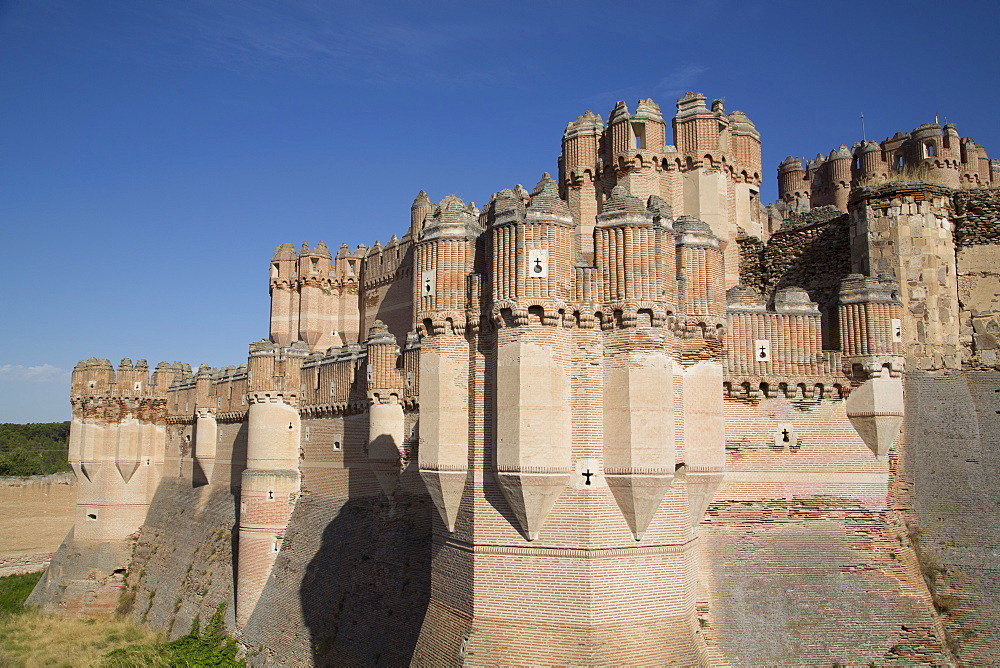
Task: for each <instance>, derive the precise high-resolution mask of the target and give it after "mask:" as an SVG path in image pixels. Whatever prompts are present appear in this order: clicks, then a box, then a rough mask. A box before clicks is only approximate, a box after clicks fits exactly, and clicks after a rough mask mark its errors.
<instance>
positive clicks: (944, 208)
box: [849, 181, 962, 370]
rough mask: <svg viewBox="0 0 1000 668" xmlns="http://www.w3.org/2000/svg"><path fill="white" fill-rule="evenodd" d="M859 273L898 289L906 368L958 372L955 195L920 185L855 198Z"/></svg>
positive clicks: (858, 192)
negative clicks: (896, 286)
mask: <svg viewBox="0 0 1000 668" xmlns="http://www.w3.org/2000/svg"><path fill="white" fill-rule="evenodd" d="M849 206H850V213H851V257H852V272H853V273H856V274H862V275H864V276H870V277H883V278H888V279H891V280H893V281H896V282H897V283H898V284H899V298H900V302H901V304H902V309H901V320H902V331H901V336H902V339H903V341H902V342H903V345H904V351H905V355H906V364H907V367H908V368H911V369H928V370H930V369H958V368H960V367H961V360H962V353H961V346H960V343H959V311H958V306H959V305H958V278H957V276H956V273H955V260H954V258H955V241H954V238H953V236H952V220H953V217H954V211H953V204H952V200H951V190H950V189H948V188H945V187H942V186H938V185H934V184H931V183H925V182H920V181H913V182H902V183H889V184H885V185H880V186H867V187H862V188H855V189H854V190H853V191H852V193H851V200H850V205H849Z"/></svg>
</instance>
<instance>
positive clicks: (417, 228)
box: [410, 190, 434, 238]
mask: <svg viewBox="0 0 1000 668" xmlns="http://www.w3.org/2000/svg"><path fill="white" fill-rule="evenodd" d="M433 210H434V203H433V202H431V198H430V197H428V196H427V192H426V191H424V190H421V191H420V192H419V193H417V196H416V197H415V198H414V200H413V204H412V205H411V206H410V235H411V236H412V237H413V238H416V237H417V236H418V235H419V234H420V232H421V230H423V225H424V219H425V218H426V217H427V216H428V215H430V213H431V212H432V211H433Z"/></svg>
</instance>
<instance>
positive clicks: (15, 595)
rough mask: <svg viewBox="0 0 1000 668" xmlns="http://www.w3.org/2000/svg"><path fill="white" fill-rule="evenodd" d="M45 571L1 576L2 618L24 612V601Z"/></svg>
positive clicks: (0, 614)
mask: <svg viewBox="0 0 1000 668" xmlns="http://www.w3.org/2000/svg"><path fill="white" fill-rule="evenodd" d="M43 572H44V571H39V572H37V573H23V574H21V575H8V576H7V577H3V578H0V619H4V618H6V617H9V616H11V615H20V614H22V613H24V601H25V599H27V598H28V595H29V594H30V593H31V590H32V589H34V588H35V585H36V584H38V581H39V580H40V579H41V578H42V573H43Z"/></svg>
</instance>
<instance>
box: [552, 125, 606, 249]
mask: <svg viewBox="0 0 1000 668" xmlns="http://www.w3.org/2000/svg"><path fill="white" fill-rule="evenodd" d="M603 131H604V121H603V120H602V119H601V117H600V116H598V115H597V114H595V113H594V112H592V111H587V112H586V113H585V114H583V115H581V116H578V117H577V118H576V120H575V121H572V122H570V123H569V124H567V125H566V131H565V132H564V133H563V140H562V155H560V156H559V182H560V183H561V184H562V188H563V190H564V192H565V194H566V199H567V201H568V204H569V208H570V212H571V214H572V216H573V220H574V221H575V222H576V224H577V234H576V239H575V242H574V243H575V250H576V253H577V255H578V256H579V258H580V259H581V260H582V261H583V262H585V263H587V264H593V261H594V225H595V222H596V219H597V212H598V211H599V209H600V193H599V190H598V188H597V179H598V173H597V164H598V156H599V152H600V150H601V134H602V132H603Z"/></svg>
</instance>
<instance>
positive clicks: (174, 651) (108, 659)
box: [101, 604, 246, 668]
mask: <svg viewBox="0 0 1000 668" xmlns="http://www.w3.org/2000/svg"><path fill="white" fill-rule="evenodd" d="M225 610H226V606H225V604H222V605H220V606H219V607H218V609H217V610H216V611H215V614H214V615H212V619H210V620H209V622H208V625H207V626H206V627H205V630H204V631H202V630H201V628H200V624H199V622H198V618H197V617H196V618H195V620H194V624H192V625H191V632H190V633H188V634H187V635H186V636H182V637H180V638H178V639H177V640H173V641H171V642H163V643H158V644H156V645H152V646H150V645H136V646H132V647H124V648H121V649H116V650H114V651H112V652H108V653H107V654H106V655H105V656H104V660H103V661H102V662H101V666H103V667H104V668H126V667H128V668H131V667H132V666H179V667H186V666H210V667H220V668H221V667H228V666H244V665H246V664H245V662H244V661H237V660H236V652H237V649H238V648H237V647H236V641H235V640H233V639H232V638H230V637H229V636H227V635H226V629H225V624H224V622H223V620H222V617H223V614H224V613H225Z"/></svg>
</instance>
